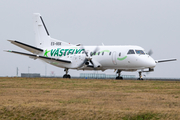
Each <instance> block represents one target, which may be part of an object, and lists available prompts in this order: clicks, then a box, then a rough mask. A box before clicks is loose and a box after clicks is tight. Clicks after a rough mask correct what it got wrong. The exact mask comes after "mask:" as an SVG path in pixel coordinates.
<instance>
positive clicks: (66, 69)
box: [63, 68, 71, 78]
mask: <svg viewBox="0 0 180 120" xmlns="http://www.w3.org/2000/svg"><path fill="white" fill-rule="evenodd" d="M64 71H65V72H66V74H64V75H63V78H71V76H70V75H69V74H68V68H65V69H64Z"/></svg>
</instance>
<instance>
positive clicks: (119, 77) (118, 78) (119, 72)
mask: <svg viewBox="0 0 180 120" xmlns="http://www.w3.org/2000/svg"><path fill="white" fill-rule="evenodd" d="M117 75H118V76H117V77H116V80H123V77H121V70H117Z"/></svg>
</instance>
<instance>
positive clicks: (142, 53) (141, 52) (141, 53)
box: [135, 50, 145, 55]
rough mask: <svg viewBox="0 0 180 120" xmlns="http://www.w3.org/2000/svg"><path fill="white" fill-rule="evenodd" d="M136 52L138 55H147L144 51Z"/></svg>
mask: <svg viewBox="0 0 180 120" xmlns="http://www.w3.org/2000/svg"><path fill="white" fill-rule="evenodd" d="M135 51H136V54H140V55H145V53H144V51H143V50H135Z"/></svg>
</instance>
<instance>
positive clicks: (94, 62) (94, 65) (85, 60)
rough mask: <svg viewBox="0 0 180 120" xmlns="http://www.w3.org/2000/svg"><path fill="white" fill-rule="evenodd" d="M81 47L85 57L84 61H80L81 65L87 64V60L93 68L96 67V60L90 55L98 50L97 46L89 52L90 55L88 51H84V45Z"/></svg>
mask: <svg viewBox="0 0 180 120" xmlns="http://www.w3.org/2000/svg"><path fill="white" fill-rule="evenodd" d="M81 49H84V52H85V55H86V58H85V59H84V62H83V63H82V65H84V64H86V65H88V61H89V62H90V63H91V64H92V65H93V67H94V68H96V67H97V65H96V64H98V63H97V62H96V61H93V60H92V56H94V55H96V52H97V51H98V50H99V47H98V46H97V47H96V48H95V49H94V50H93V52H92V53H90V57H89V56H88V53H87V51H86V49H85V48H84V46H81Z"/></svg>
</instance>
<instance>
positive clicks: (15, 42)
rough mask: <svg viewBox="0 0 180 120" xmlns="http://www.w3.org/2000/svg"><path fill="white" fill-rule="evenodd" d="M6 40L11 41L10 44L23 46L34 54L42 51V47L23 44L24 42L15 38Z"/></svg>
mask: <svg viewBox="0 0 180 120" xmlns="http://www.w3.org/2000/svg"><path fill="white" fill-rule="evenodd" d="M8 41H9V42H11V43H12V44H14V45H16V46H18V47H21V48H23V49H25V50H27V51H29V52H31V53H34V54H39V53H42V52H43V49H40V48H37V47H34V46H31V45H28V44H25V43H22V42H19V41H15V40H8Z"/></svg>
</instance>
